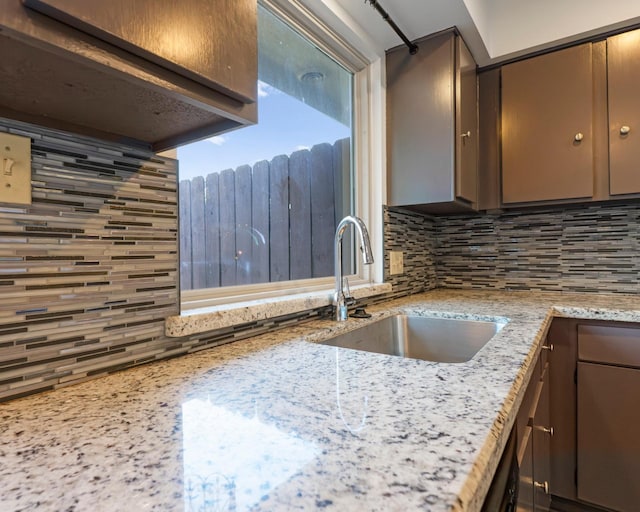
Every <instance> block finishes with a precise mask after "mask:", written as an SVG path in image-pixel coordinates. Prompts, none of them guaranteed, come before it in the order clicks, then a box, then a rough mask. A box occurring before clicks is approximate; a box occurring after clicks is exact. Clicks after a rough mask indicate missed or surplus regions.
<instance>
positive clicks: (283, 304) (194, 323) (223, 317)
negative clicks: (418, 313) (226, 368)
mask: <svg viewBox="0 0 640 512" xmlns="http://www.w3.org/2000/svg"><path fill="white" fill-rule="evenodd" d="M390 291H391V285H390V284H388V283H380V284H368V285H363V286H353V287H352V288H351V294H352V295H353V297H355V298H356V299H361V298H364V297H372V296H374V295H380V294H383V293H388V292H390ZM332 300H333V290H331V291H330V292H329V291H328V290H324V291H322V292H312V293H301V294H298V295H288V296H286V297H278V298H269V299H260V300H251V301H247V302H236V303H233V304H226V305H223V306H213V307H208V308H201V309H192V310H190V311H188V312H185V313H182V314H181V315H176V316H170V317H168V318H167V319H166V321H165V334H166V335H167V336H169V337H172V338H179V337H181V336H189V335H191V334H198V333H202V332H207V331H214V330H216V329H222V328H224V327H231V326H233V325H239V324H244V323H248V322H256V321H260V320H266V319H268V318H274V317H278V316H282V315H289V314H292V313H300V312H302V311H306V310H309V309H315V308H321V307H324V306H328V305H330V304H331V302H332Z"/></svg>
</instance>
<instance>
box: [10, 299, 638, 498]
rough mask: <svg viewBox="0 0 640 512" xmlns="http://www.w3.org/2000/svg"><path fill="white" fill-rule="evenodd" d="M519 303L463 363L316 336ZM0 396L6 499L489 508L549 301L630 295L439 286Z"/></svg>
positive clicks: (560, 306) (586, 309)
mask: <svg viewBox="0 0 640 512" xmlns="http://www.w3.org/2000/svg"><path fill="white" fill-rule="evenodd" d="M400 311H401V312H409V313H412V314H421V315H427V316H450V317H465V318H480V319H492V318H508V319H509V323H508V324H507V325H506V326H505V327H504V328H503V329H502V330H501V331H500V332H499V333H498V334H497V335H496V336H495V337H494V338H492V340H491V341H489V343H487V345H485V347H484V348H482V349H481V350H480V351H479V352H478V354H477V355H476V356H475V357H474V358H473V359H472V360H471V361H469V362H467V363H456V364H448V363H433V362H427V361H419V360H414V359H405V358H400V357H394V356H385V355H381V354H372V353H367V352H360V351H353V350H348V349H338V348H334V347H329V346H326V345H321V344H317V343H312V342H309V340H312V341H314V340H315V341H317V340H318V339H320V338H322V337H327V336H329V335H331V334H332V333H334V332H336V331H341V330H349V329H351V328H354V327H356V326H358V325H361V324H363V323H366V322H370V321H373V320H375V319H376V318H379V317H382V316H387V315H390V314H392V313H394V312H400ZM370 312H371V313H373V314H374V318H372V319H371V320H354V319H350V320H349V321H348V322H346V323H345V324H337V323H335V322H333V321H331V320H316V321H313V322H310V323H306V324H303V325H300V326H297V327H291V328H287V329H284V330H281V331H278V332H274V333H270V334H265V335H262V336H259V337H256V338H252V339H249V340H245V341H241V342H237V343H233V344H229V345H225V346H222V347H217V348H213V349H209V350H205V351H202V352H199V353H197V354H193V355H189V356H185V357H181V358H177V359H172V360H168V361H163V362H158V363H154V364H150V365H146V366H141V367H138V368H135V369H132V370H127V371H124V372H121V373H118V374H114V375H111V376H108V377H104V378H100V379H96V380H93V381H89V382H85V383H83V384H78V385H76V386H72V387H67V388H63V389H59V390H56V391H53V392H48V393H43V394H40V395H35V396H31V397H27V398H23V399H19V400H14V401H12V402H8V403H5V404H1V405H0V460H1V464H0V496H1V500H2V501H1V503H2V507H1V508H2V510H31V509H38V510H39V511H58V510H69V511H71V510H78V511H84V510H98V511H100V510H105V511H111V510H113V511H116V510H117V511H119V510H186V511H192V510H193V511H196V510H198V511H209V510H211V511H214V510H215V511H221V510H229V511H234V510H248V509H251V510H268V511H290V510H315V509H327V510H336V511H343V510H367V511H376V510H380V511H383V510H384V511H390V510H399V511H400V510H401V511H407V510H428V511H445V510H447V511H449V510H453V511H477V510H479V509H480V506H481V504H482V501H483V499H484V495H485V493H486V491H487V488H488V486H489V483H490V480H491V476H492V474H493V472H494V470H495V467H496V465H497V462H498V459H499V456H500V453H501V451H502V448H503V446H504V443H505V442H506V438H507V436H508V433H509V430H510V428H511V426H512V425H513V422H514V419H515V414H516V412H517V408H518V406H519V404H520V402H521V400H522V396H523V394H524V389H525V387H526V385H527V384H528V381H529V379H530V376H531V373H532V372H533V365H532V364H531V363H532V362H533V361H534V359H535V357H536V356H537V352H538V351H539V346H538V345H539V344H538V343H537V342H539V341H540V340H541V339H542V338H543V337H544V334H545V332H546V330H547V328H548V325H549V323H550V321H551V319H552V317H553V316H566V317H575V318H597V319H606V320H621V321H640V298H639V297H635V296H624V295H600V294H599V295H590V294H551V293H525V292H476V291H453V290H435V291H432V292H428V293H425V294H421V295H415V296H411V297H407V298H404V299H399V300H396V301H393V302H389V303H385V304H383V305H379V306H376V307H372V308H370Z"/></svg>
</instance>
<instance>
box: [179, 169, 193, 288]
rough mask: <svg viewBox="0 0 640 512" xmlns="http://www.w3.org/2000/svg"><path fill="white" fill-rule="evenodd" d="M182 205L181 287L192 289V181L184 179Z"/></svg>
mask: <svg viewBox="0 0 640 512" xmlns="http://www.w3.org/2000/svg"><path fill="white" fill-rule="evenodd" d="M179 194H180V205H179V209H178V215H179V217H180V288H182V289H183V290H191V289H192V284H193V282H192V280H191V208H190V206H189V205H190V204H191V182H190V181H188V180H182V181H181V182H180V188H179Z"/></svg>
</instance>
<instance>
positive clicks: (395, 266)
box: [389, 251, 404, 276]
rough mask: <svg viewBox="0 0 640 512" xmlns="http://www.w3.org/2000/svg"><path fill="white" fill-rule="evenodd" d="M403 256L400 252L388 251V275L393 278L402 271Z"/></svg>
mask: <svg viewBox="0 0 640 512" xmlns="http://www.w3.org/2000/svg"><path fill="white" fill-rule="evenodd" d="M403 260H404V254H403V252H402V251H389V273H390V274H391V275H392V276H393V275H396V274H402V272H403V271H404V261H403Z"/></svg>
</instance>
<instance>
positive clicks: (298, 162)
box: [289, 149, 315, 279]
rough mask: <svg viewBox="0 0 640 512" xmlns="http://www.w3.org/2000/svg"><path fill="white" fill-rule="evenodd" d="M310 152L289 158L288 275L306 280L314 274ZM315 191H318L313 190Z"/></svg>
mask: <svg viewBox="0 0 640 512" xmlns="http://www.w3.org/2000/svg"><path fill="white" fill-rule="evenodd" d="M310 174H311V153H310V152H309V150H307V149H303V150H301V151H296V152H295V153H292V154H291V156H290V157H289V203H290V204H291V208H290V211H289V230H290V233H289V238H290V251H289V266H290V269H289V275H290V278H291V279H305V278H308V277H309V275H310V273H311V191H310V190H309V185H310ZM314 194H315V191H314Z"/></svg>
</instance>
